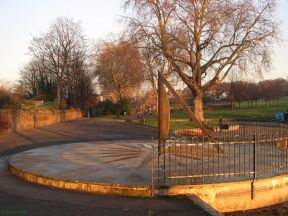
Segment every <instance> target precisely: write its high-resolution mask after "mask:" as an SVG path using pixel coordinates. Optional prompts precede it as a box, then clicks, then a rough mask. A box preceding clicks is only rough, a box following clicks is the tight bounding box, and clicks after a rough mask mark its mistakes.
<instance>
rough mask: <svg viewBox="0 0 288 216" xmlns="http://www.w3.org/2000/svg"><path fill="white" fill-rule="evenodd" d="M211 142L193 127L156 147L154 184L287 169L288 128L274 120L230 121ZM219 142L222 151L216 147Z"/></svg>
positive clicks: (236, 177) (230, 178)
mask: <svg viewBox="0 0 288 216" xmlns="http://www.w3.org/2000/svg"><path fill="white" fill-rule="evenodd" d="M225 128H226V129H221V130H220V129H219V130H218V129H217V130H215V131H214V132H212V133H213V136H214V137H215V138H216V139H217V140H218V141H217V143H211V142H209V140H208V138H207V137H202V136H201V133H200V132H199V134H198V136H195V134H196V132H195V130H197V129H193V133H192V132H191V134H189V133H188V132H187V131H188V130H187V131H186V133H182V134H181V136H180V133H179V134H178V135H176V136H174V137H170V138H168V139H167V140H166V144H165V147H162V148H159V147H158V146H157V145H155V146H154V147H153V168H152V169H153V177H152V178H153V184H154V185H160V186H161V185H176V184H200V183H214V182H227V181H239V180H248V179H251V180H253V179H255V178H263V177H267V176H274V175H280V174H283V173H287V172H288V127H287V125H281V124H274V123H258V122H257V123H256V122H238V123H230V124H229V127H225ZM215 144H218V145H219V146H220V148H221V149H222V151H218V149H217V148H215Z"/></svg>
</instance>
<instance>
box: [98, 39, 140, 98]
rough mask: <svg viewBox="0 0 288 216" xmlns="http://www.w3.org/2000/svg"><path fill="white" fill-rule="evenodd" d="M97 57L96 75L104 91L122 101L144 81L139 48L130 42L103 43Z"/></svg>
mask: <svg viewBox="0 0 288 216" xmlns="http://www.w3.org/2000/svg"><path fill="white" fill-rule="evenodd" d="M97 48H98V49H99V52H97V54H96V57H95V73H96V76H97V77H98V82H99V84H100V86H101V88H102V90H103V91H105V92H106V93H110V94H112V95H113V96H114V97H115V99H118V100H119V99H122V98H124V97H128V96H129V94H131V90H132V91H134V90H135V89H137V88H139V86H140V84H141V83H142V82H143V80H144V74H143V67H142V63H141V61H140V55H139V52H138V49H137V47H136V46H135V45H134V44H133V43H130V42H128V41H121V40H120V41H114V42H103V43H102V44H101V45H100V46H99V47H97Z"/></svg>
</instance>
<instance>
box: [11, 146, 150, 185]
mask: <svg viewBox="0 0 288 216" xmlns="http://www.w3.org/2000/svg"><path fill="white" fill-rule="evenodd" d="M151 151H152V142H151V141H105V142H102V141H97V142H85V143H84V142H83V143H73V144H64V145H55V146H50V147H43V148H37V149H33V150H29V151H25V152H22V153H19V154H16V155H14V156H13V157H12V158H11V159H10V161H9V166H10V168H11V167H12V168H14V169H16V170H18V172H22V173H25V174H26V175H33V176H38V177H46V178H53V179H57V180H64V181H73V182H75V181H79V182H92V183H103V184H114V185H130V186H134V185H135V186H136V185H147V186H148V185H149V186H150V185H151V160H152V154H151Z"/></svg>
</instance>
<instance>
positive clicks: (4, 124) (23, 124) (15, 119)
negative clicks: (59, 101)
mask: <svg viewBox="0 0 288 216" xmlns="http://www.w3.org/2000/svg"><path fill="white" fill-rule="evenodd" d="M79 118H82V113H81V112H80V110H55V111H50V110H39V111H36V112H29V111H22V110H19V111H12V110H0V135H1V134H5V133H9V132H12V131H21V130H25V129H31V128H38V127H43V126H47V125H52V124H56V123H59V122H62V121H68V120H73V119H79Z"/></svg>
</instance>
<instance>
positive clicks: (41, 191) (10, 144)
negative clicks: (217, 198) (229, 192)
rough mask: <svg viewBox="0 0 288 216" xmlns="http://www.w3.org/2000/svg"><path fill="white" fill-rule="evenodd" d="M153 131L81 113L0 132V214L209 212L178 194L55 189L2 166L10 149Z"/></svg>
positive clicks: (135, 135)
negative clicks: (76, 117) (136, 194)
mask: <svg viewBox="0 0 288 216" xmlns="http://www.w3.org/2000/svg"><path fill="white" fill-rule="evenodd" d="M156 134H157V131H156V130H155V129H152V128H148V127H143V126H141V125H136V124H129V123H124V122H115V121H113V122H112V121H96V120H89V119H81V120H74V121H69V122H62V123H59V124H56V125H51V126H48V127H44V128H40V129H32V130H26V131H21V132H17V133H10V134H7V135H4V136H0V156H1V157H0V215H12V214H13V215H29V216H34V215H35V216H36V215H37V216H46V215H47V216H51V215H53V216H57V215H61V216H62V215H64V216H65V215H75V216H76V215H85V216H88V215H96V216H102V215H103V216H104V215H105V216H106V215H117V216H118V215H125V216H126V215H133V216H134V215H137V216H141V215H151V216H152V215H153V216H154V215H165V216H169V215H171V216H172V215H173V216H177V215H181V216H182V215H199V216H201V215H209V214H208V213H206V212H205V211H204V210H203V209H201V208H200V207H198V206H197V205H196V204H194V203H193V202H191V200H188V199H186V198H184V197H177V198H176V197H175V198H131V197H117V196H108V195H98V194H87V193H77V192H71V191H64V190H57V189H51V188H49V187H43V186H40V185H34V184H31V183H28V182H25V181H22V180H20V179H17V178H16V177H14V176H11V175H10V174H9V173H8V170H7V162H8V160H9V158H10V156H11V155H12V154H14V153H17V152H21V151H24V150H27V149H31V148H36V147H41V146H48V145H60V144H64V143H75V142H86V141H98V140H127V139H130V140H143V139H148V140H149V139H151V137H153V136H156Z"/></svg>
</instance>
